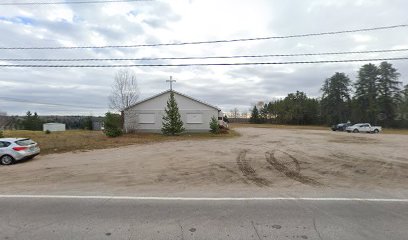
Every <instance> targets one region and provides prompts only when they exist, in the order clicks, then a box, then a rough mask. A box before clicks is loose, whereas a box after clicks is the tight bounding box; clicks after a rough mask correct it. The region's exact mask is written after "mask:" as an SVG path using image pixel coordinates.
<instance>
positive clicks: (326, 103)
mask: <svg viewBox="0 0 408 240" xmlns="http://www.w3.org/2000/svg"><path fill="white" fill-rule="evenodd" d="M321 91H322V92H323V95H322V100H321V108H322V113H323V115H324V116H325V117H324V118H325V119H324V120H325V122H326V123H328V124H337V123H340V122H346V121H348V120H349V119H350V91H351V90H350V79H349V78H348V77H347V76H346V74H344V73H339V72H336V73H335V74H334V75H333V76H331V77H330V78H328V79H326V80H325V81H324V84H323V87H322V88H321Z"/></svg>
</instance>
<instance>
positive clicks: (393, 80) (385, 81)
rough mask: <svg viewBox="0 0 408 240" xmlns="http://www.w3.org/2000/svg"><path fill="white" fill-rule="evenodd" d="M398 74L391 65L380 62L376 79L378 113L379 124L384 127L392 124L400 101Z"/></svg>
mask: <svg viewBox="0 0 408 240" xmlns="http://www.w3.org/2000/svg"><path fill="white" fill-rule="evenodd" d="M399 76H400V74H399V73H398V72H397V69H395V68H394V67H392V64H390V63H387V62H382V63H381V64H380V66H379V78H378V111H379V112H380V114H381V119H380V120H381V121H380V123H381V124H383V125H385V126H390V125H392V124H393V119H394V118H395V115H396V111H397V104H398V102H399V101H400V100H401V99H400V90H401V89H400V85H401V82H400V81H398V78H399Z"/></svg>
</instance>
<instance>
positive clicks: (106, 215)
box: [0, 198, 408, 240]
mask: <svg viewBox="0 0 408 240" xmlns="http://www.w3.org/2000/svg"><path fill="white" fill-rule="evenodd" d="M407 226H408V202H361V201H299V200H274V201H201V200H199V201H197V200H195V201H175V200H123V199H122V200H118V199H116V200H110V199H53V198H51V199H38V198H0V239H31V240H34V239H41V240H44V239H98V240H99V239H143V240H145V239H185V240H187V239H258V240H259V239H297V240H302V239H318V240H320V239H354V240H357V239H381V240H384V239H404V240H406V239H407V236H408V228H407Z"/></svg>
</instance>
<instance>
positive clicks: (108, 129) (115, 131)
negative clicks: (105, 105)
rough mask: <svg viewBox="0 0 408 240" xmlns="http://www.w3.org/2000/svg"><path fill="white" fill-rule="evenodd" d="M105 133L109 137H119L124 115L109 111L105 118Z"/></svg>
mask: <svg viewBox="0 0 408 240" xmlns="http://www.w3.org/2000/svg"><path fill="white" fill-rule="evenodd" d="M104 126H105V130H104V133H105V135H106V136H108V137H118V136H120V135H122V134H123V132H122V117H121V116H120V115H119V114H114V113H110V112H107V113H106V114H105V120H104Z"/></svg>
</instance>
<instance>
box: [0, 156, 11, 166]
mask: <svg viewBox="0 0 408 240" xmlns="http://www.w3.org/2000/svg"><path fill="white" fill-rule="evenodd" d="M0 163H1V164H2V165H10V164H13V163H14V158H13V157H11V156H9V155H4V156H2V157H1V158H0Z"/></svg>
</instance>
